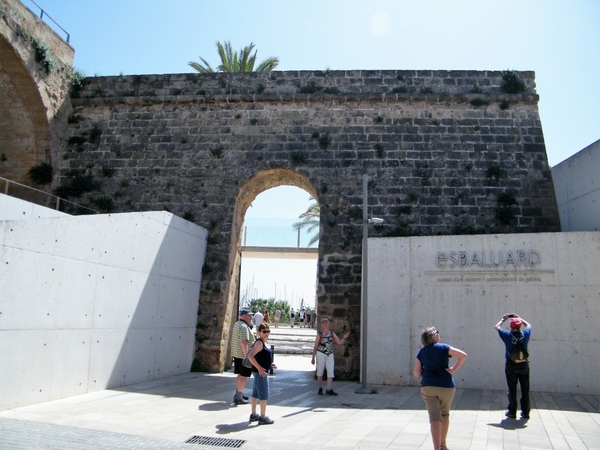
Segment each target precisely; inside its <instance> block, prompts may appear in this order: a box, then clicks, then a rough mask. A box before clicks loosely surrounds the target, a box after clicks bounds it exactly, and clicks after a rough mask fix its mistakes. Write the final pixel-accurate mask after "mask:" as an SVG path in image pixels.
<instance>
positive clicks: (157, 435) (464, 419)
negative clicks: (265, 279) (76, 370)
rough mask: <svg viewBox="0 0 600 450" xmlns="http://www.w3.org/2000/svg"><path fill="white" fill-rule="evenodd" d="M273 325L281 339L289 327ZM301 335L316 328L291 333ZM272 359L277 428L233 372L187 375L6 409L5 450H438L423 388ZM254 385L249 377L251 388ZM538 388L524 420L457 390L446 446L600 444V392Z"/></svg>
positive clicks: (483, 392)
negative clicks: (366, 381)
mask: <svg viewBox="0 0 600 450" xmlns="http://www.w3.org/2000/svg"><path fill="white" fill-rule="evenodd" d="M271 329H272V330H273V332H272V334H273V335H274V336H276V335H277V334H278V333H279V332H280V330H281V328H280V329H277V330H276V329H274V327H272V328H271ZM302 333H306V336H307V337H310V336H314V335H315V333H316V331H315V330H310V329H307V330H302V331H300V330H296V331H294V334H296V335H298V334H302ZM287 335H288V336H289V334H287ZM275 362H276V364H277V365H278V369H276V370H275V371H274V375H272V376H270V377H269V383H270V389H271V395H270V399H269V403H268V407H267V414H268V416H269V417H271V418H272V419H273V420H275V423H274V424H273V425H262V426H259V425H257V424H256V423H252V424H250V423H249V422H248V417H249V415H250V406H249V405H240V406H235V405H233V404H232V398H233V389H234V385H235V375H234V374H233V373H232V372H231V371H229V372H226V373H216V374H208V373H187V374H181V375H175V376H172V377H169V378H166V379H162V380H153V381H146V382H143V383H139V384H135V385H132V386H128V387H122V388H118V389H111V390H105V391H99V392H92V393H88V394H83V395H78V396H74V397H70V398H66V399H62V400H55V401H51V402H46V403H41V404H37V405H31V406H26V407H22V408H17V409H12V410H8V411H2V412H0V448H2V449H4V448H7V449H11V450H14V449H31V448H44V449H46V450H54V449H56V450H58V449H60V450H81V449H94V450H96V449H125V448H127V449H185V448H189V449H190V450H192V449H207V448H212V449H215V448H222V447H217V446H213V447H209V446H202V445H190V444H183V443H184V442H186V441H187V440H188V439H190V438H191V437H193V436H204V437H210V438H222V439H231V440H242V441H244V442H243V445H242V446H241V447H240V448H242V449H248V450H250V449H262V450H269V449H321V450H322V449H407V450H408V449H411V450H413V449H431V448H432V444H431V436H430V434H429V422H428V415H427V412H426V410H425V406H424V403H423V400H422V398H421V395H420V392H419V388H418V387H413V386H371V387H373V388H374V390H375V391H376V393H375V394H370V395H369V394H367V395H365V394H355V390H356V389H357V388H358V387H359V386H360V385H359V384H358V383H355V382H349V381H335V380H334V382H333V387H334V389H335V391H337V392H338V393H339V395H338V396H337V397H331V396H319V395H317V383H316V381H315V379H314V366H312V365H311V364H310V356H309V355H276V356H275ZM458 373H460V372H458ZM252 385H253V380H252V379H249V380H248V382H247V384H246V394H247V395H250V394H251V389H252ZM532 389H533V392H532V395H531V399H532V406H533V409H532V412H531V419H530V420H529V421H523V420H512V419H506V418H505V417H504V412H505V407H506V392H505V390H504V389H502V390H489V389H462V388H460V387H459V388H458V389H457V391H456V396H455V398H454V402H453V404H452V408H451V419H450V420H451V421H450V431H449V434H448V441H447V444H448V447H449V448H450V449H453V450H457V449H463V450H465V449H472V450H485V449H497V450H499V449H515V450H517V449H523V450H533V449H536V450H539V449H600V414H599V412H600V395H598V394H597V393H596V394H595V395H584V394H549V393H545V392H540V391H538V390H537V380H536V377H532ZM31 442H34V443H37V445H36V446H34V445H31V446H27V445H28V444H30V443H31ZM42 444H44V446H42Z"/></svg>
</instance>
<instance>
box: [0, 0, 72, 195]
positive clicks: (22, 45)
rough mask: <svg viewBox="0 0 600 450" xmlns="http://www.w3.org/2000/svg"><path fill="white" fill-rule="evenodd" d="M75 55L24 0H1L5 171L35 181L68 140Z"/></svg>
mask: <svg viewBox="0 0 600 450" xmlns="http://www.w3.org/2000/svg"><path fill="white" fill-rule="evenodd" d="M43 49H45V53H43V51H44V50H43ZM42 53H43V56H42ZM74 56H75V52H74V50H73V48H72V47H71V46H70V45H69V44H67V43H66V42H65V41H64V40H62V39H61V38H60V36H58V35H57V34H56V33H55V32H54V31H53V30H52V29H51V28H50V27H48V26H47V25H46V24H45V23H44V22H42V21H41V20H40V19H39V18H38V17H37V16H36V15H35V14H33V13H32V12H31V11H30V10H29V9H27V8H26V7H25V6H24V5H23V4H22V3H21V2H20V1H19V0H0V62H1V63H0V176H2V177H4V178H9V179H11V180H13V181H17V182H19V183H23V184H27V185H30V184H31V181H30V180H29V178H28V177H27V173H28V171H29V169H30V168H31V167H33V166H34V165H36V164H38V163H40V162H42V161H46V162H49V161H50V157H51V153H52V152H51V149H52V148H53V147H56V146H58V145H60V143H61V142H62V141H64V139H65V134H64V133H65V132H66V122H67V116H68V114H69V111H70V103H69V101H68V99H69V87H70V81H69V74H70V72H71V68H72V65H73V58H74Z"/></svg>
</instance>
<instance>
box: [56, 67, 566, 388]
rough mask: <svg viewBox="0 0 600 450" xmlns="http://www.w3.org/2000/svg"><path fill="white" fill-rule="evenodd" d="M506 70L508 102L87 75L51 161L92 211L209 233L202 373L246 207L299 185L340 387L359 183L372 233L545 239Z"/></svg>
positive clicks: (311, 79)
mask: <svg viewBox="0 0 600 450" xmlns="http://www.w3.org/2000/svg"><path fill="white" fill-rule="evenodd" d="M518 75H519V76H520V77H521V79H522V80H523V81H524V82H525V84H526V87H527V90H526V92H525V93H523V94H514V95H508V94H503V93H502V92H501V90H500V86H501V83H502V77H501V73H500V72H477V71H360V70H356V71H345V72H344V71H342V72H337V71H336V72H273V73H251V74H210V75H200V74H181V75H151V76H119V77H99V78H89V79H87V80H86V82H87V85H86V88H85V90H84V92H83V93H82V98H81V99H74V100H73V104H74V106H75V115H76V117H77V118H78V121H77V123H74V124H72V125H71V128H70V138H69V144H67V143H66V142H65V143H64V147H62V148H56V149H55V150H56V151H55V154H54V164H55V165H56V166H57V167H59V168H60V179H59V184H61V185H63V186H65V185H68V183H69V182H70V180H71V181H72V180H73V179H75V178H77V175H79V179H81V178H82V176H83V175H84V174H87V175H88V178H87V179H88V181H89V180H94V181H97V182H100V188H99V190H94V191H92V192H91V193H87V194H84V196H83V197H82V199H81V200H85V199H87V201H89V202H91V203H92V204H93V203H94V202H95V204H96V207H100V208H103V207H105V208H111V209H112V210H114V211H132V210H133V211H145V210H161V209H168V210H169V211H171V212H173V213H175V214H178V215H180V216H184V217H188V218H190V219H191V220H193V221H195V222H196V223H198V224H200V225H202V226H204V227H206V228H208V229H209V231H210V237H209V246H208V252H207V255H206V258H207V259H206V264H205V268H204V276H203V283H202V292H201V294H200V306H199V324H200V325H199V329H198V349H197V358H198V366H197V367H203V368H207V369H210V370H219V369H222V368H223V366H224V364H225V359H224V357H225V354H226V348H227V336H228V331H229V328H230V325H231V317H234V316H235V308H236V304H235V299H234V297H235V292H237V276H238V270H239V258H238V253H237V252H238V245H239V242H240V230H241V226H242V220H243V216H244V214H245V211H246V208H247V207H248V205H249V204H250V202H251V201H252V200H253V199H254V197H255V196H256V195H257V194H258V193H260V192H261V191H262V190H264V189H267V188H269V187H273V186H277V185H280V184H293V185H297V186H300V187H302V188H304V189H306V190H307V191H309V192H310V193H311V194H312V195H314V196H315V198H317V200H318V201H319V204H320V206H321V229H320V233H321V234H320V246H319V269H318V309H319V313H320V314H322V315H327V316H331V317H333V320H334V322H335V323H334V329H336V330H338V331H342V330H344V329H349V330H351V331H352V332H353V333H352V336H353V338H352V340H351V342H350V344H349V345H348V347H347V353H346V354H345V355H341V354H340V355H338V362H337V371H338V372H337V373H336V376H338V377H345V378H355V377H356V376H357V375H358V367H359V359H358V355H359V347H360V346H359V337H360V278H361V277H360V274H361V258H360V252H361V221H362V178H361V176H362V174H363V173H367V174H368V175H369V177H370V179H371V181H370V183H369V204H370V211H369V214H370V215H372V216H377V217H381V218H383V219H384V220H385V222H384V224H383V225H380V226H374V227H373V228H372V229H371V231H370V235H371V236H398V235H435V234H452V233H455V234H460V233H490V232H542V231H558V230H559V219H558V212H557V208H556V201H555V197H554V191H553V187H552V180H551V175H550V170H549V167H548V163H547V158H546V152H545V147H544V139H543V134H542V129H541V123H540V119H539V115H538V110H537V101H538V97H537V95H536V94H535V83H534V74H533V73H532V72H520V73H519V74H518ZM473 92H475V93H473ZM81 200H79V201H81ZM394 313H396V312H394ZM215 318H216V319H215ZM214 320H217V322H218V326H217V327H213V326H210V327H209V326H208V324H212V323H213V321H214Z"/></svg>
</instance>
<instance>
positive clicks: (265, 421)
mask: <svg viewBox="0 0 600 450" xmlns="http://www.w3.org/2000/svg"><path fill="white" fill-rule="evenodd" d="M274 423H275V421H274V420H271V419H269V418H268V417H267V416H260V417H259V418H258V424H259V425H272V424H274Z"/></svg>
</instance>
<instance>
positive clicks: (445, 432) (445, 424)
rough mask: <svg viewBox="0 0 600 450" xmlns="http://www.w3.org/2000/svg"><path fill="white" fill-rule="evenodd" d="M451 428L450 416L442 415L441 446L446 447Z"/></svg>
mask: <svg viewBox="0 0 600 450" xmlns="http://www.w3.org/2000/svg"><path fill="white" fill-rule="evenodd" d="M449 428H450V417H449V416H442V430H441V435H440V438H441V442H440V446H441V448H445V447H446V436H448V429H449Z"/></svg>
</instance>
